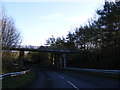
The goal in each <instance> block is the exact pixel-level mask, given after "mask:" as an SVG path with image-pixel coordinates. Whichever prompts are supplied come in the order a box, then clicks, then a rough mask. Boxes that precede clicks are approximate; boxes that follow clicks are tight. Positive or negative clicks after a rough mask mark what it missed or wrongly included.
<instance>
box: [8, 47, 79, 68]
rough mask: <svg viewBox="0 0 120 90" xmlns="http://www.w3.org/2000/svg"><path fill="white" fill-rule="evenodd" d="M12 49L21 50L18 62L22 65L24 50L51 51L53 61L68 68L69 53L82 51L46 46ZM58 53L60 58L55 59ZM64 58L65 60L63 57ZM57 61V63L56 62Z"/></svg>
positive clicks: (61, 66)
mask: <svg viewBox="0 0 120 90" xmlns="http://www.w3.org/2000/svg"><path fill="white" fill-rule="evenodd" d="M9 50H11V51H19V52H20V54H19V59H18V62H19V64H20V65H23V62H24V52H25V51H30V52H50V53H53V63H54V64H56V66H57V67H60V68H66V63H67V62H66V61H67V55H68V53H80V52H81V51H80V50H62V49H52V48H50V47H48V46H47V47H46V46H42V47H40V46H17V47H11V48H9ZM56 55H59V59H58V60H55V57H56ZM61 58H63V60H62V59H61ZM55 62H56V63H55Z"/></svg>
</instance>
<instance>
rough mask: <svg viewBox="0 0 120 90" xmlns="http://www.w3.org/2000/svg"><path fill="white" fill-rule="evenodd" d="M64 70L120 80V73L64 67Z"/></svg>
mask: <svg viewBox="0 0 120 90" xmlns="http://www.w3.org/2000/svg"><path fill="white" fill-rule="evenodd" d="M62 70H64V71H68V72H74V73H79V74H88V75H92V76H96V77H102V78H105V79H111V80H115V81H119V82H120V74H108V73H100V72H92V71H82V70H68V69H62Z"/></svg>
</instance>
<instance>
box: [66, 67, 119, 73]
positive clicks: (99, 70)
mask: <svg viewBox="0 0 120 90" xmlns="http://www.w3.org/2000/svg"><path fill="white" fill-rule="evenodd" d="M65 69H68V70H82V71H89V72H100V73H108V74H120V70H103V69H83V68H69V67H68V68H65Z"/></svg>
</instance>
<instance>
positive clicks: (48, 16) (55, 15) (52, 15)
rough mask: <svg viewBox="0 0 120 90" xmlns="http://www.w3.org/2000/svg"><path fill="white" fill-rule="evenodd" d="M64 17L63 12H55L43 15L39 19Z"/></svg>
mask: <svg viewBox="0 0 120 90" xmlns="http://www.w3.org/2000/svg"><path fill="white" fill-rule="evenodd" d="M62 17H63V14H60V13H55V14H50V15H47V16H41V17H38V18H37V19H59V18H62Z"/></svg>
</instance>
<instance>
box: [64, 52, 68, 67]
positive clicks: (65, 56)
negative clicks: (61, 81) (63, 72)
mask: <svg viewBox="0 0 120 90" xmlns="http://www.w3.org/2000/svg"><path fill="white" fill-rule="evenodd" d="M63 58H64V61H63V62H64V63H63V67H64V68H66V61H67V55H66V53H65V54H63Z"/></svg>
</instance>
